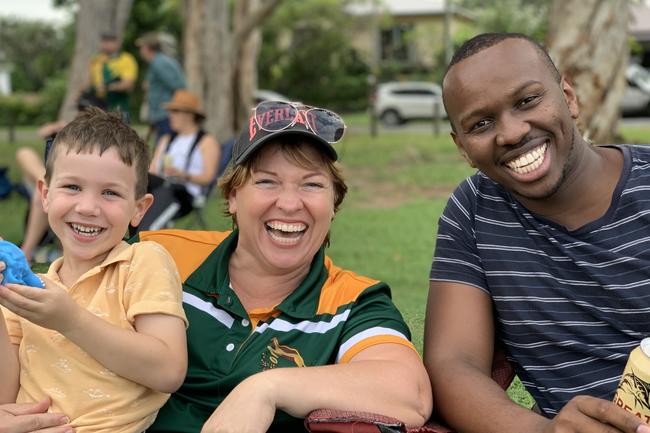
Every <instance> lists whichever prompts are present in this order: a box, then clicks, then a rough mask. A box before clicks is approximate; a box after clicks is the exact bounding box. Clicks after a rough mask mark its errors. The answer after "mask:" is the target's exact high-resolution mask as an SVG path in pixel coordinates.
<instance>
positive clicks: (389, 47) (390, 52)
mask: <svg viewBox="0 0 650 433" xmlns="http://www.w3.org/2000/svg"><path fill="white" fill-rule="evenodd" d="M412 31H413V24H398V25H396V26H393V27H390V28H386V29H382V30H381V41H380V42H381V60H398V61H402V62H408V61H410V60H411V57H412V56H411V51H412V50H411V34H412Z"/></svg>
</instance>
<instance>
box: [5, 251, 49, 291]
mask: <svg viewBox="0 0 650 433" xmlns="http://www.w3.org/2000/svg"><path fill="white" fill-rule="evenodd" d="M0 262H4V263H5V270H4V271H2V275H3V278H2V283H1V284H3V285H5V284H7V283H13V284H22V285H24V286H31V287H40V288H43V287H45V286H44V285H43V281H42V280H41V279H40V278H38V277H37V276H36V274H34V273H33V272H32V270H31V269H30V267H29V264H28V263H27V259H26V258H25V254H23V252H22V250H21V249H20V248H18V247H17V246H16V245H14V244H12V243H11V242H8V241H0Z"/></svg>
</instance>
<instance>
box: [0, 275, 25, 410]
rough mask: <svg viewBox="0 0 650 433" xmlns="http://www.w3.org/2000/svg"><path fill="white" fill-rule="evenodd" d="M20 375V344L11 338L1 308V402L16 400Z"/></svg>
mask: <svg viewBox="0 0 650 433" xmlns="http://www.w3.org/2000/svg"><path fill="white" fill-rule="evenodd" d="M0 278H1V277H0ZM19 376H20V364H19V363H18V346H17V345H15V344H12V343H11V340H9V333H8V331H7V326H6V323H5V317H4V314H3V313H2V308H0V403H15V402H16V396H17V395H18V387H19V384H20V383H19Z"/></svg>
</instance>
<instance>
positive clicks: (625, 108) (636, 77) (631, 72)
mask: <svg viewBox="0 0 650 433" xmlns="http://www.w3.org/2000/svg"><path fill="white" fill-rule="evenodd" d="M625 78H626V79H627V89H625V93H624V94H623V100H622V102H621V112H622V114H623V115H624V116H633V115H637V116H638V115H644V116H649V115H650V71H648V70H647V69H645V68H644V67H642V66H640V65H637V64H634V63H631V64H630V65H628V67H627V69H626V70H625Z"/></svg>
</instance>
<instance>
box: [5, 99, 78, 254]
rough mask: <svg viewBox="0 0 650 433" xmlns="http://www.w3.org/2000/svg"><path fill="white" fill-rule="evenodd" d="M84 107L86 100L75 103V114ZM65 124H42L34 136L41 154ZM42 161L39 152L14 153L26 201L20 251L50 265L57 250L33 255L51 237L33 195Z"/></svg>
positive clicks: (24, 149)
mask: <svg viewBox="0 0 650 433" xmlns="http://www.w3.org/2000/svg"><path fill="white" fill-rule="evenodd" d="M88 107H90V105H88V101H85V100H81V99H80V100H79V101H77V110H78V113H81V112H83V110H85V109H86V108H88ZM67 124H68V121H66V120H57V121H54V122H49V123H45V124H43V125H41V126H40V127H39V128H38V132H37V134H38V137H39V138H40V139H41V140H43V143H44V146H45V151H44V152H43V153H46V152H47V147H48V145H50V146H51V143H52V141H53V140H54V138H55V137H56V134H57V133H58V132H59V131H60V130H62V129H63V128H64V127H65V125H67ZM48 143H49V144H48ZM44 159H45V158H43V157H42V156H41V154H39V152H37V151H36V150H34V149H33V148H31V147H27V146H22V147H19V148H18V149H17V150H16V163H17V164H18V167H19V168H20V171H21V174H22V177H23V180H22V184H21V188H22V191H21V194H22V195H23V196H25V197H26V198H27V199H28V200H29V202H30V203H29V210H28V212H27V218H26V222H25V235H24V237H23V242H22V244H21V246H20V248H21V249H22V250H23V253H25V257H27V260H29V261H32V260H36V261H42V262H51V261H53V260H54V259H56V258H58V257H59V251H58V249H55V250H51V251H50V253H49V254H46V257H40V256H41V254H40V253H38V254H37V251H36V250H37V248H38V247H39V246H41V245H43V244H46V243H48V242H51V241H52V240H53V238H54V235H53V234H52V232H51V231H49V228H50V226H49V224H48V222H47V215H46V214H45V212H44V211H43V206H42V205H41V197H40V195H39V194H38V193H36V194H35V193H34V192H35V188H36V184H37V183H38V181H39V180H41V181H42V180H43V179H44V176H45V163H44V162H43V161H44Z"/></svg>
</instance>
